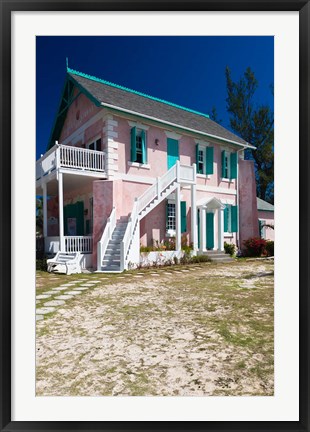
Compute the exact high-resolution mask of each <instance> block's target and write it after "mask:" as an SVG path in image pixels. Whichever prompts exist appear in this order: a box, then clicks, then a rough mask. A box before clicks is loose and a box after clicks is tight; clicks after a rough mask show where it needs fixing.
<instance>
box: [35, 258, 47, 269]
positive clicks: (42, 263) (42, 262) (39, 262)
mask: <svg viewBox="0 0 310 432" xmlns="http://www.w3.org/2000/svg"><path fill="white" fill-rule="evenodd" d="M36 269H37V270H42V271H47V262H46V258H40V259H36Z"/></svg>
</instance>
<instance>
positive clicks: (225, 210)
mask: <svg viewBox="0 0 310 432" xmlns="http://www.w3.org/2000/svg"><path fill="white" fill-rule="evenodd" d="M228 213H229V206H228V205H226V206H225V208H224V232H228Z"/></svg>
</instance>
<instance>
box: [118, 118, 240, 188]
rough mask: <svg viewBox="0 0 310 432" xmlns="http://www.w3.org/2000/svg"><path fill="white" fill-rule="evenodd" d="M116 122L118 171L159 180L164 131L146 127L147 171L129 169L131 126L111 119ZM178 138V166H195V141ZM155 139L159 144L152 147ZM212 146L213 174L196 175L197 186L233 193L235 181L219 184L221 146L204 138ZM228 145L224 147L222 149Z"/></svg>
mask: <svg viewBox="0 0 310 432" xmlns="http://www.w3.org/2000/svg"><path fill="white" fill-rule="evenodd" d="M113 118H114V120H116V121H117V126H116V127H114V131H115V132H117V135H118V137H117V138H115V141H117V143H118V170H119V172H121V173H126V174H131V175H139V176H144V177H160V176H162V175H163V174H164V173H165V172H166V171H167V135H166V133H165V128H164V126H163V127H161V128H160V127H157V126H149V128H148V130H147V164H148V165H150V169H147V168H144V167H136V166H130V164H128V161H130V157H131V155H130V130H131V126H130V124H129V122H128V120H126V119H124V118H122V117H119V116H114V117H113ZM179 135H180V136H181V137H180V138H179V139H178V141H179V154H180V163H181V164H184V165H192V164H193V163H196V143H197V139H195V138H194V137H191V136H188V135H186V134H182V135H181V134H179ZM155 140H158V145H156V144H155ZM205 141H206V142H209V143H210V145H211V146H213V147H214V165H213V167H214V174H213V175H211V176H208V177H207V176H205V175H199V176H198V178H197V184H198V185H207V186H219V187H221V188H225V189H230V190H235V189H236V182H235V180H232V181H227V180H225V181H222V179H221V151H222V149H223V148H222V147H221V146H220V145H219V144H215V143H212V141H211V140H208V139H207V138H206V140H205ZM227 147H229V145H225V148H227Z"/></svg>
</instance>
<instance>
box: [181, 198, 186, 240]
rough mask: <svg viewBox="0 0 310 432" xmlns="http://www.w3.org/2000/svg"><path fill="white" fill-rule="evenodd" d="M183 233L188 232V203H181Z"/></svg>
mask: <svg viewBox="0 0 310 432" xmlns="http://www.w3.org/2000/svg"><path fill="white" fill-rule="evenodd" d="M181 232H182V233H184V232H186V201H181Z"/></svg>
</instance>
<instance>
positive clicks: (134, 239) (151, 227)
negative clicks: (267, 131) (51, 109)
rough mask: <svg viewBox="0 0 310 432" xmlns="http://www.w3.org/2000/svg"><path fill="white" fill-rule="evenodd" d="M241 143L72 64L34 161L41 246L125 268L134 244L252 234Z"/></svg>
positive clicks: (252, 194)
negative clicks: (43, 147)
mask: <svg viewBox="0 0 310 432" xmlns="http://www.w3.org/2000/svg"><path fill="white" fill-rule="evenodd" d="M246 148H253V147H252V146H251V145H250V144H249V143H246V142H245V141H244V140H243V139H241V138H239V137H238V136H236V135H234V134H233V133H231V132H230V131H228V130H227V129H225V128H223V127H222V126H220V125H219V124H217V123H215V122H214V121H212V120H211V119H210V118H209V117H208V116H207V115H205V114H202V113H199V112H196V111H194V110H191V109H188V108H184V107H181V106H178V105H175V104H173V103H170V102H167V101H164V100H160V99H157V98H155V97H152V96H148V95H145V94H141V93H139V92H137V91H134V90H130V89H127V88H124V87H122V86H119V85H116V84H112V83H110V82H107V81H104V80H101V79H98V78H95V77H92V76H89V75H85V74H83V73H80V72H77V71H75V70H72V69H70V68H68V69H67V76H66V81H65V85H64V90H63V94H62V98H61V101H60V105H59V109H58V112H57V115H56V119H55V123H54V126H53V129H52V133H51V137H50V142H49V145H48V148H47V151H46V153H45V154H44V155H43V156H42V157H41V158H40V159H39V160H38V161H37V164H36V185H37V194H38V195H43V213H44V227H43V228H44V229H43V231H44V238H45V250H46V252H49V253H56V252H57V251H59V250H60V251H62V252H76V251H79V252H81V254H82V257H83V266H84V267H87V268H93V269H94V270H98V271H123V270H124V269H128V268H129V267H130V266H131V265H136V264H138V263H139V262H140V246H141V245H152V244H153V243H154V242H155V243H157V242H158V243H162V242H164V241H167V240H168V239H173V241H175V254H180V253H181V240H182V242H184V241H187V244H192V246H193V250H194V253H197V254H203V253H207V254H213V256H215V255H216V254H223V251H224V241H226V242H231V243H234V244H236V245H237V246H238V247H239V248H240V247H241V246H242V242H243V240H245V239H247V238H249V237H257V236H258V235H259V233H258V229H259V228H258V223H257V221H258V210H257V201H256V185H255V176H254V166H253V162H252V161H248V160H244V150H245V149H246Z"/></svg>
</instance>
